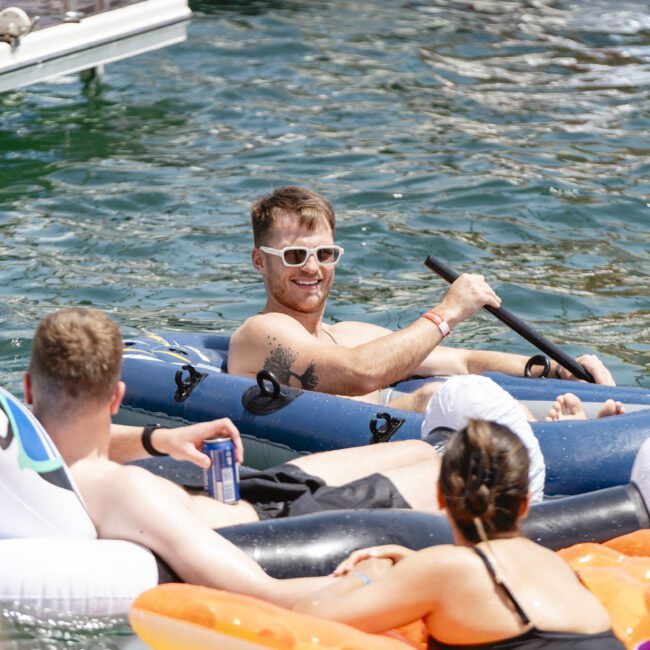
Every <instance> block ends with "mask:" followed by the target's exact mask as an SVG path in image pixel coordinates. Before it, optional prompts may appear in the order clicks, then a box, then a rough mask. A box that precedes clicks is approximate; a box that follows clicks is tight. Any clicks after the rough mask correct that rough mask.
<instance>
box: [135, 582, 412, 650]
mask: <svg viewBox="0 0 650 650" xmlns="http://www.w3.org/2000/svg"><path fill="white" fill-rule="evenodd" d="M129 620H130V622H131V626H132V627H133V629H134V630H135V632H136V633H137V634H138V636H139V637H140V638H141V639H142V640H143V641H144V642H145V643H147V644H148V645H149V646H151V647H152V648H155V649H156V650H187V649H188V648H191V649H192V650H214V648H224V649H225V648H228V649H229V650H231V649H232V650H263V649H266V648H275V649H277V650H315V649H317V648H318V649H319V650H409V649H411V650H412V649H413V648H414V647H418V646H414V645H413V644H412V643H410V642H409V641H408V640H407V638H406V636H403V635H399V638H398V635H397V633H395V634H394V635H392V636H390V635H379V634H366V633H365V632H361V631H359V630H357V629H355V628H353V627H350V626H348V625H343V624H342V623H336V622H333V621H325V620H323V619H318V618H315V617H313V616H308V615H306V614H299V613H297V612H293V611H290V610H287V609H284V608H282V607H278V606H276V605H272V604H271V603H267V602H265V601H262V600H258V599H257V598H251V597H250V596H241V595H239V594H231V593H227V592H225V591H218V590H216V589H208V588H207V587H196V586H193V585H185V584H166V585H160V586H158V587H155V588H154V589H150V590H148V591H145V592H144V593H142V594H140V596H138V597H137V598H136V600H135V601H134V602H133V605H132V606H131V610H130V612H129ZM409 627H410V626H409ZM421 627H422V626H421V625H420V626H416V628H415V634H416V636H417V635H418V633H419V631H421ZM410 632H411V633H412V634H413V629H411V630H410ZM391 634H392V633H391Z"/></svg>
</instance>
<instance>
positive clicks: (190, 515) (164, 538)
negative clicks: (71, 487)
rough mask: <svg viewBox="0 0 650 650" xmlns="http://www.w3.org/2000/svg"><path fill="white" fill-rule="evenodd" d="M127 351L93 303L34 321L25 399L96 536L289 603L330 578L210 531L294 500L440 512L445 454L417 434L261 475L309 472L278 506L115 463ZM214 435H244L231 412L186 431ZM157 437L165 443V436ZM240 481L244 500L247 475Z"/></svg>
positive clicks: (198, 577)
mask: <svg viewBox="0 0 650 650" xmlns="http://www.w3.org/2000/svg"><path fill="white" fill-rule="evenodd" d="M121 357H122V339H121V336H120V333H119V330H118V328H117V326H116V325H115V323H114V322H113V321H112V320H111V319H110V318H109V317H108V316H106V315H105V314H103V313H101V312H99V311H96V310H94V309H82V308H67V309H62V310H60V311H58V312H55V313H54V314H52V315H50V316H48V317H47V318H45V319H44V320H43V321H41V323H40V324H39V326H38V329H37V331H36V334H35V336H34V340H33V345H32V357H31V361H30V366H29V371H28V372H27V373H26V374H25V377H24V388H25V397H26V400H27V402H28V403H30V404H32V405H33V412H34V414H35V415H36V417H37V418H38V419H39V420H40V421H41V422H42V424H43V426H44V427H45V429H46V430H47V431H48V433H49V434H50V436H51V437H52V440H53V441H54V443H55V444H56V446H57V448H58V449H59V451H60V453H61V455H62V456H63V458H64V459H65V461H66V463H67V465H68V468H69V469H70V472H71V473H72V476H73V478H74V481H75V483H76V485H77V487H78V489H79V491H80V493H81V496H82V497H83V500H84V503H85V505H86V507H87V509H88V512H89V514H90V517H91V518H92V520H93V522H94V524H95V527H96V528H97V532H98V535H99V537H101V538H111V539H124V540H129V541H132V542H136V543H139V544H142V545H144V546H146V547H148V548H150V549H152V550H153V551H154V552H155V553H157V554H158V555H159V556H160V557H162V558H163V559H164V560H165V561H166V562H167V563H168V564H169V565H170V566H171V567H172V568H173V569H174V571H176V573H177V574H178V575H179V576H180V577H181V578H182V579H183V580H185V581H187V582H192V583H196V584H203V585H209V586H213V587H217V588H220V589H226V590H232V591H237V592H240V593H246V594H250V595H254V596H257V597H261V598H266V599H268V600H271V601H274V602H278V603H280V604H283V605H285V606H291V605H292V604H293V603H294V602H296V601H297V600H298V599H299V598H302V597H304V596H305V595H306V594H307V593H309V592H311V591H312V590H314V589H316V588H319V587H321V586H322V585H323V584H324V583H325V582H326V581H327V580H331V578H304V579H292V580H276V579H273V578H271V577H269V576H268V575H267V574H266V573H264V571H262V569H261V568H260V567H259V566H258V565H257V564H256V563H255V562H254V561H253V560H252V559H251V558H249V557H248V556H247V555H246V554H245V553H244V552H243V551H241V550H240V549H238V548H237V547H236V546H234V545H233V544H231V543H230V542H228V541H227V540H225V539H224V538H223V537H221V536H220V535H218V534H217V533H215V532H214V530H213V529H214V528H219V527H222V526H229V525H233V524H237V523H244V522H250V521H255V520H257V519H258V518H260V517H273V516H285V515H287V514H293V513H294V512H296V510H294V509H293V506H294V505H295V504H298V506H300V503H301V501H302V502H303V503H304V502H305V501H306V502H307V505H308V508H309V507H314V504H315V508H316V509H319V508H320V509H327V508H328V507H329V508H331V507H332V505H331V504H332V503H333V502H334V503H336V504H337V506H336V507H338V504H339V503H340V504H341V506H340V507H354V505H355V504H359V507H402V508H407V507H413V508H418V509H423V510H427V509H428V510H433V509H434V508H436V505H435V494H434V492H435V477H436V476H437V474H438V471H439V458H438V455H437V453H436V452H435V451H434V450H433V448H432V447H431V446H429V445H427V444H426V443H423V442H421V441H405V442H395V443H392V444H391V448H390V453H385V452H386V451H387V449H386V447H385V446H382V445H375V446H372V447H367V448H362V449H350V450H340V451H334V452H326V453H322V454H314V455H312V456H309V457H305V458H301V459H299V460H296V461H292V463H287V464H285V465H282V466H280V467H279V468H276V471H275V473H274V472H273V470H271V471H267V472H262V473H258V474H257V475H254V479H253V485H252V487H253V488H259V487H260V485H262V488H263V490H265V489H266V488H267V487H268V486H266V485H265V484H264V481H267V483H268V484H269V486H272V487H273V488H274V489H281V488H282V485H281V484H280V485H279V486H278V484H277V481H275V479H277V478H278V477H280V476H281V475H282V476H284V477H285V478H286V480H287V481H288V483H289V487H290V488H291V489H292V490H293V489H294V488H295V486H296V485H300V481H301V480H304V479H305V477H306V478H307V480H308V481H309V483H310V485H312V487H311V488H309V490H308V493H307V494H306V498H305V499H303V498H302V497H299V498H296V499H295V501H294V502H290V501H291V499H289V498H288V497H287V502H286V503H278V502H277V496H276V495H275V494H273V493H270V496H268V497H267V499H273V501H272V502H265V501H264V500H263V499H264V497H263V496H262V497H259V499H258V498H257V497H256V500H255V501H254V502H253V503H250V502H246V501H243V500H242V501H240V502H239V503H237V504H236V505H225V504H223V503H220V502H219V501H216V500H214V499H211V498H208V497H205V496H203V495H189V494H188V493H186V492H185V491H184V490H183V489H182V488H180V487H179V486H177V485H175V484H174V483H172V482H171V481H168V480H167V479H164V478H161V477H159V476H155V475H154V474H152V473H150V472H148V471H147V470H145V469H143V468H141V467H136V466H124V465H120V464H118V463H116V462H114V461H111V460H109V458H108V451H109V441H110V436H111V416H112V415H114V414H115V413H116V412H117V410H118V409H119V405H120V401H121V399H122V395H123V394H124V390H125V386H124V383H123V382H121V381H119V377H120V368H121ZM207 430H210V431H211V432H213V433H214V434H217V435H221V436H229V437H231V438H233V440H234V441H235V443H236V446H237V448H238V449H239V455H240V457H241V454H242V449H241V441H240V440H239V433H238V431H237V429H236V428H235V427H234V425H233V424H232V423H231V422H230V421H229V420H227V419H224V420H218V421H215V422H212V423H207V424H200V425H194V426H193V427H187V428H185V434H186V435H185V437H186V438H187V439H189V438H190V437H191V435H190V434H191V433H192V431H194V432H195V434H196V435H197V436H198V437H201V436H203V435H204V434H205V433H206V431H207ZM188 431H189V432H190V433H189V434H188ZM134 432H138V429H137V428H127V429H126V430H125V431H124V433H126V434H129V435H131V437H133V433H134ZM117 433H118V434H119V433H120V432H119V431H118V432H117ZM118 437H119V436H118ZM157 444H164V436H163V437H161V438H159V439H158V440H157ZM120 453H122V454H123V455H124V456H132V455H133V453H134V449H133V448H132V449H131V450H130V451H129V450H126V448H124V447H123V448H122V450H121V452H120ZM137 453H140V452H137ZM118 455H119V454H118ZM195 460H196V458H195ZM376 472H381V474H377V473H376ZM292 480H293V481H294V482H293V483H292ZM241 488H242V493H243V494H244V495H245V494H246V489H247V488H246V486H245V481H242V484H241ZM321 495H322V496H323V499H321V501H319V499H320V498H321ZM281 498H282V497H281ZM292 498H293V497H292ZM321 505H322V506H323V507H322V508H321ZM304 511H305V509H304V507H303V508H302V510H301V509H300V507H299V508H298V510H297V512H304Z"/></svg>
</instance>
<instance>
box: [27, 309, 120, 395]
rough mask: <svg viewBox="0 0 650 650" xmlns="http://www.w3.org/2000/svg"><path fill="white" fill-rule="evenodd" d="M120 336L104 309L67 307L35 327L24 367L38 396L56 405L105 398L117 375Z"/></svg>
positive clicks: (110, 393) (111, 391) (111, 389)
mask: <svg viewBox="0 0 650 650" xmlns="http://www.w3.org/2000/svg"><path fill="white" fill-rule="evenodd" d="M122 347H123V345H122V336H121V335H120V330H119V328H118V326H117V325H116V324H115V323H114V322H113V321H112V320H111V319H110V318H109V317H108V316H107V315H106V314H104V313H102V312H101V311H98V310H97V309H92V308H88V307H66V308H64V309H60V310H58V311H56V312H54V313H53V314H50V315H49V316H47V317H45V318H44V319H43V320H42V321H41V322H40V323H39V325H38V327H37V328H36V333H35V334H34V340H33V343H32V356H31V361H30V364H29V372H30V376H31V379H32V385H33V386H34V389H35V393H37V394H38V396H39V399H43V401H46V402H47V403H48V405H50V406H52V407H55V406H56V404H57V403H58V404H60V405H61V406H64V405H66V403H67V405H68V406H72V404H71V403H70V402H71V400H76V401H79V402H82V403H83V402H86V401H92V402H97V401H103V400H108V399H110V397H111V395H112V393H113V391H114V389H115V386H116V384H117V382H118V381H119V378H120V371H121V366H122Z"/></svg>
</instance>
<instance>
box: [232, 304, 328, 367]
mask: <svg viewBox="0 0 650 650" xmlns="http://www.w3.org/2000/svg"><path fill="white" fill-rule="evenodd" d="M312 345H320V342H319V341H318V339H317V338H316V337H314V336H312V335H311V334H310V333H309V332H308V331H307V330H306V329H305V328H304V327H303V325H302V324H301V323H299V322H298V321H297V320H296V319H295V318H292V317H291V316H288V315H287V314H281V313H277V312H273V313H268V314H256V315H255V316H251V317H250V318H248V319H247V320H246V321H245V322H244V323H243V324H242V325H241V327H239V329H238V330H237V331H236V332H235V333H234V334H233V335H232V338H231V339H230V349H229V351H228V371H229V372H231V373H233V374H236V375H249V376H255V374H256V373H257V372H258V371H259V370H260V369H261V368H263V367H265V363H266V360H267V359H268V357H269V354H271V353H272V351H273V350H276V351H277V350H280V349H285V348H286V349H292V350H294V349H295V348H296V347H297V348H298V349H304V348H305V347H309V346H312Z"/></svg>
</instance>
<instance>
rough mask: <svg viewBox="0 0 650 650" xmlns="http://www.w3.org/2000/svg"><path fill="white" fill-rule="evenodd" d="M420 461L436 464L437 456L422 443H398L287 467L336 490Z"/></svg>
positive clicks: (309, 459) (331, 454)
mask: <svg viewBox="0 0 650 650" xmlns="http://www.w3.org/2000/svg"><path fill="white" fill-rule="evenodd" d="M422 460H429V461H436V462H437V461H438V460H439V454H438V453H437V452H436V451H435V450H434V449H433V448H432V447H431V446H430V445H428V444H426V443H425V442H422V441H421V440H400V441H397V442H384V443H379V444H376V445H366V446H363V447H351V448H349V449H336V450H334V451H325V452H320V453H317V454H311V455H309V456H301V457H300V458H295V459H293V460H292V461H290V462H289V464H291V465H295V466H297V467H299V468H300V469H302V470H303V471H304V472H306V473H307V474H312V475H314V476H318V477H319V478H320V479H322V480H323V481H324V482H325V483H327V485H331V486H337V485H343V484H344V483H350V482H351V481H356V480H357V479H360V478H364V477H365V476H370V475H371V474H384V475H386V472H388V471H390V470H393V469H396V468H398V467H403V466H409V465H412V464H413V463H419V462H420V461H422Z"/></svg>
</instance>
